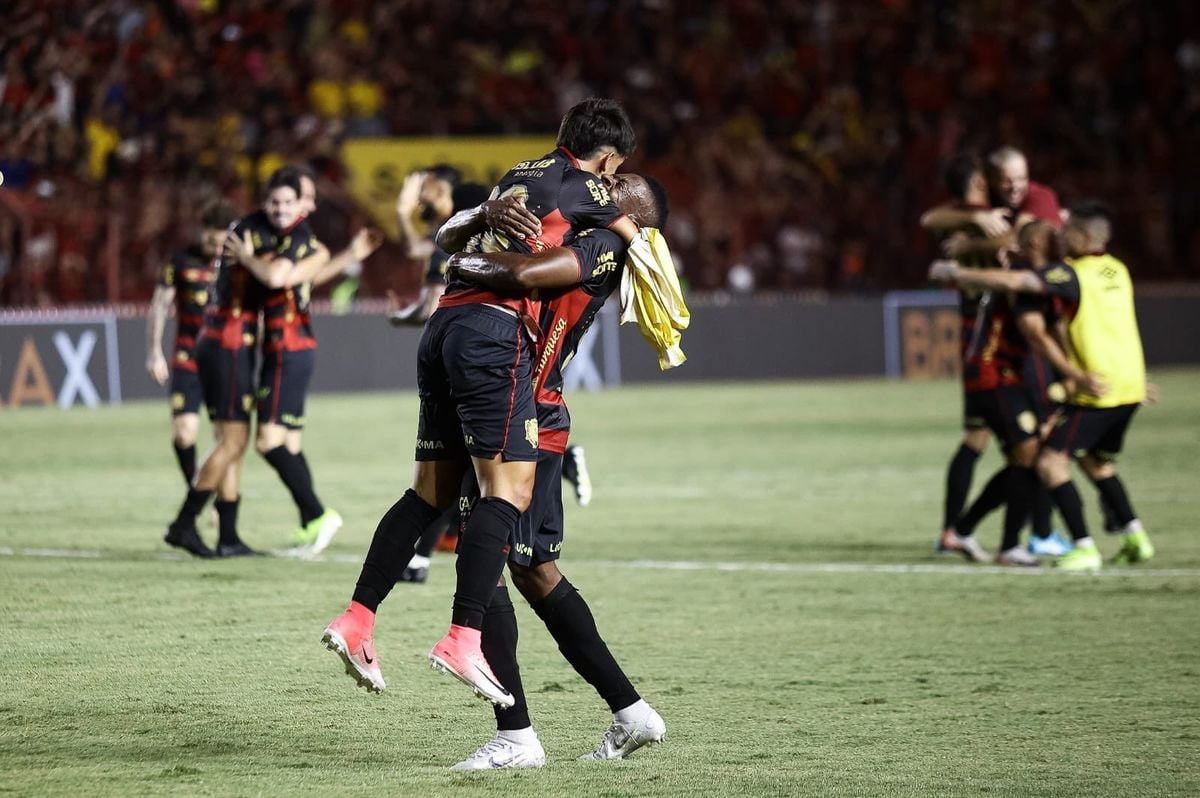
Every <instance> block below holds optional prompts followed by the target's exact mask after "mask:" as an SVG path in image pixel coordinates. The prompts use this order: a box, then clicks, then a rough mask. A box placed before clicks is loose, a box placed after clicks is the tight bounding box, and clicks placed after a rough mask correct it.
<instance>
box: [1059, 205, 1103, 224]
mask: <svg viewBox="0 0 1200 798" xmlns="http://www.w3.org/2000/svg"><path fill="white" fill-rule="evenodd" d="M1067 210H1068V211H1069V213H1070V214H1071V215H1070V218H1071V219H1079V220H1080V221H1084V222H1090V221H1095V220H1104V221H1106V222H1109V223H1111V222H1112V217H1113V212H1112V208H1111V207H1110V206H1109V204H1108V203H1107V202H1105V201H1104V200H1099V199H1086V200H1080V201H1079V202H1076V203H1075V204H1073V205H1071V207H1070V208H1068V209H1067Z"/></svg>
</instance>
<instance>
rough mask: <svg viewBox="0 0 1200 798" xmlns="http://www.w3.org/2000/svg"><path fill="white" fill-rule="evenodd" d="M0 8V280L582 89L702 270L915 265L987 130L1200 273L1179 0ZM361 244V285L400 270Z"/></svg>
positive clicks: (66, 263) (133, 275) (847, 276)
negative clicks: (635, 137) (631, 135)
mask: <svg viewBox="0 0 1200 798" xmlns="http://www.w3.org/2000/svg"><path fill="white" fill-rule="evenodd" d="M4 19H5V24H4V26H3V28H2V29H0V172H2V174H3V178H4V184H3V187H0V234H2V236H3V238H2V239H0V248H2V249H3V252H0V258H7V260H4V261H2V265H3V266H4V268H5V269H6V271H5V272H4V273H3V274H0V304H15V303H46V302H65V301H82V300H90V301H95V300H102V299H104V298H105V297H106V296H107V295H108V289H109V286H111V285H112V279H113V277H114V276H115V278H116V281H115V282H116V285H117V286H118V289H119V291H120V295H121V298H123V299H135V298H140V297H145V296H148V294H149V292H150V290H151V288H152V286H153V278H154V274H155V271H156V270H157V268H158V266H159V265H160V263H159V261H160V260H161V258H162V257H163V255H164V254H165V253H166V252H168V251H170V250H171V249H172V248H173V247H175V246H177V245H178V244H179V243H180V242H182V241H184V240H186V239H187V238H188V237H189V236H190V234H191V231H189V230H187V229H185V227H184V225H183V223H182V222H181V220H185V219H188V218H191V216H193V215H194V208H196V207H197V206H198V205H200V204H203V203H204V202H205V201H206V200H207V199H209V198H210V197H213V196H216V195H221V196H225V197H227V198H229V199H231V200H232V201H234V202H235V203H237V204H238V205H240V206H241V207H242V208H245V207H247V206H248V204H249V203H250V202H251V201H252V200H253V198H254V197H255V195H256V191H257V187H258V185H259V184H260V183H261V182H262V180H263V178H264V176H265V175H266V174H268V173H269V172H270V171H271V170H272V169H274V168H275V167H276V166H278V165H279V164H281V163H284V162H286V161H290V160H306V161H309V162H311V163H313V164H316V165H319V166H320V169H321V172H322V174H323V177H324V179H325V181H326V182H328V183H329V184H330V187H331V189H335V188H336V186H337V183H338V182H339V181H340V180H341V178H342V173H343V170H342V169H341V166H340V164H338V162H337V151H338V145H339V144H340V142H341V141H343V140H344V139H345V138H347V137H356V136H384V135H464V134H503V133H551V132H553V131H554V130H555V129H556V126H557V123H558V119H559V116H560V114H561V112H562V111H563V109H564V108H566V107H568V106H569V105H570V104H572V103H573V102H575V101H577V100H578V99H580V98H582V97H585V96H587V95H590V94H599V95H607V96H611V97H615V98H617V99H619V100H621V101H622V102H624V103H625V104H626V106H627V107H628V108H629V110H630V113H631V115H632V117H633V118H634V120H635V123H636V124H637V125H639V138H640V142H639V150H638V152H637V154H636V155H635V157H634V158H633V159H631V161H630V163H629V164H628V167H627V168H629V169H631V170H644V171H647V172H650V173H653V174H655V175H657V176H659V177H660V178H661V179H662V180H663V182H664V184H665V185H666V186H667V188H668V191H669V192H670V194H671V197H672V203H673V207H674V213H673V214H672V217H673V221H672V225H671V227H672V229H671V230H670V231H669V233H670V235H671V237H672V243H673V246H674V247H675V248H676V250H677V251H678V254H679V257H680V262H681V263H683V264H684V276H685V277H686V279H687V280H688V282H689V284H690V285H692V286H693V287H695V288H700V289H726V288H729V287H733V288H734V289H735V290H739V291H745V290H749V289H750V288H751V287H752V288H753V289H754V290H772V289H796V288H825V289H830V290H851V291H877V290H883V289H888V288H894V287H901V286H915V285H921V284H923V282H924V281H923V275H924V268H925V262H926V260H927V259H928V257H929V256H930V255H931V254H932V252H931V243H930V242H929V241H927V240H926V239H925V238H924V237H923V236H922V235H920V234H919V233H917V232H916V229H917V226H916V224H915V219H916V217H917V215H918V214H919V212H920V211H921V210H922V209H923V208H925V207H927V206H929V205H931V204H933V203H934V202H936V201H937V200H939V199H940V196H939V189H938V188H937V186H938V183H939V181H938V180H937V179H936V176H937V174H938V171H939V167H940V164H941V162H942V160H943V159H945V158H946V157H947V156H948V155H949V154H951V153H953V152H954V151H956V150H959V149H962V148H965V147H972V148H976V149H979V150H983V151H986V150H988V149H991V148H992V147H994V146H995V145H998V144H1001V143H1005V144H1011V145H1013V146H1016V147H1019V148H1021V149H1023V150H1024V151H1025V152H1027V153H1028V155H1029V156H1030V161H1031V164H1030V167H1031V171H1032V172H1033V174H1035V175H1036V176H1037V177H1038V179H1039V180H1041V181H1044V182H1046V183H1049V184H1050V185H1052V186H1053V187H1055V188H1056V189H1057V190H1058V192H1059V193H1060V195H1061V196H1062V197H1063V199H1064V201H1067V202H1069V201H1070V200H1071V199H1072V198H1077V197H1079V196H1082V195H1092V194H1096V195H1100V196H1104V197H1106V198H1107V199H1108V200H1110V201H1111V203H1112V204H1113V205H1114V206H1115V208H1116V211H1117V215H1118V218H1117V224H1118V229H1119V233H1118V237H1117V241H1118V248H1119V249H1121V251H1122V254H1123V255H1126V256H1127V257H1128V258H1129V259H1130V261H1131V262H1132V263H1133V264H1134V267H1135V271H1136V272H1137V274H1138V276H1139V278H1145V277H1157V278H1165V279H1180V278H1190V279H1196V278H1197V277H1200V273H1198V272H1197V268H1198V267H1197V265H1196V264H1198V263H1200V180H1197V178H1200V148H1198V147H1197V146H1196V142H1197V141H1200V4H1197V3H1195V2H1192V0H1161V1H1160V2H1154V3H1081V2H1072V1H1071V0H1051V2H1035V0H1014V2H1011V3H996V2H992V1H991V0H959V1H958V2H945V1H944V0H847V1H846V2H833V1H832V0H816V1H815V2H814V1H811V0H809V1H806V2H800V1H799V0H794V1H792V2H789V1H788V0H784V1H783V2H780V0H724V1H723V2H713V3H688V2H683V0H613V1H612V2H607V3H567V4H562V3H551V2H549V0H488V1H487V2H484V0H473V1H472V2H468V1H467V0H464V1H463V2H456V3H445V2H440V0H374V2H367V1H366V0H158V1H157V2H149V1H147V0H93V2H83V0H6V2H5V11H4ZM496 20H504V24H503V25H497V24H496ZM601 31H602V32H604V35H603V36H601V35H597V32H601ZM4 193H7V194H9V195H12V197H15V195H20V197H21V198H20V199H19V200H18V199H15V198H12V197H10V198H9V199H6V198H4V197H3V196H2V194H4ZM323 193H324V192H323ZM328 196H330V197H333V199H332V200H331V202H333V203H335V204H336V205H337V206H338V207H337V208H336V211H337V212H338V213H341V214H346V213H355V211H354V209H353V208H352V207H351V203H349V201H348V200H347V198H346V197H345V195H344V194H338V193H337V192H333V193H330V194H328ZM17 206H19V209H17ZM30 214H33V216H30ZM110 267H112V268H110ZM731 270H733V271H731ZM117 271H119V274H117V273H116V272H117ZM371 271H372V270H368V273H366V274H364V286H363V288H364V291H368V292H371V293H373V294H376V295H378V294H382V292H383V290H384V288H386V287H397V286H394V285H390V286H389V285H386V284H385V282H383V281H380V280H379V279H378V278H377V277H376V276H374V275H372V274H371V273H370V272H371ZM18 275H19V276H18ZM404 279H410V280H411V281H412V282H411V284H409V285H407V286H405V287H406V288H407V289H408V290H410V291H415V289H416V287H417V284H416V279H417V272H416V270H415V269H414V270H411V272H410V273H408V274H407V275H406V277H405V278H404Z"/></svg>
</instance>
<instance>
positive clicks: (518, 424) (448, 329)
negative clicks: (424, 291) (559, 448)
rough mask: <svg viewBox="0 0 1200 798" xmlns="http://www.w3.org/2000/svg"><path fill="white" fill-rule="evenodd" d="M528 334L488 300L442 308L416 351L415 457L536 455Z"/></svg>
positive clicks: (427, 326)
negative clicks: (417, 408) (417, 415)
mask: <svg viewBox="0 0 1200 798" xmlns="http://www.w3.org/2000/svg"><path fill="white" fill-rule="evenodd" d="M531 359H532V352H531V347H530V345H529V337H528V335H527V334H526V333H525V328H524V326H523V325H522V324H521V323H520V321H519V320H518V319H517V318H516V316H515V315H510V314H508V313H505V312H504V311H502V310H498V309H496V308H492V307H488V306H486V305H462V306H460V307H450V308H440V309H439V310H437V311H436V312H435V313H434V314H433V315H432V316H430V317H429V321H428V322H426V324H425V332H424V334H423V335H422V336H421V345H420V348H419V349H418V350H417V391H418V393H419V394H420V397H421V411H420V419H419V421H418V425H417V450H416V459H417V460H451V459H457V458H461V457H465V456H466V455H467V454H470V455H471V456H473V457H480V458H485V459H490V458H492V457H495V456H496V455H497V454H502V455H503V457H504V459H505V460H522V461H526V462H532V461H534V460H536V459H537V454H538V451H537V443H538V424H537V408H536V407H535V405H534V402H533V380H532V379H531V376H530V365H531Z"/></svg>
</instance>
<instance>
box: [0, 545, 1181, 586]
mask: <svg viewBox="0 0 1200 798" xmlns="http://www.w3.org/2000/svg"><path fill="white" fill-rule="evenodd" d="M272 554H275V555H276V556H278V557H280V558H283V559H299V558H298V557H296V555H295V554H292V553H289V552H288V551H287V550H286V549H280V550H277V551H274V552H272ZM0 557H37V558H50V559H69V560H123V559H135V560H164V561H167V560H178V561H185V560H190V559H191V558H190V557H186V556H185V555H182V554H175V553H173V552H146V553H145V554H144V555H142V554H141V553H138V554H135V555H134V556H133V557H132V558H130V557H126V556H122V555H120V554H118V553H116V552H107V551H99V550H88V549H44V548H13V547H11V546H0ZM316 562H318V563H321V562H325V563H330V562H332V563H351V564H354V565H358V564H360V563H361V562H362V556H361V555H356V554H331V555H326V556H324V557H322V558H321V559H320V560H317V561H316ZM570 564H571V565H572V566H576V565H578V566H584V567H594V568H605V569H618V570H619V569H626V570H638V571H703V572H709V573H782V574H918V575H922V574H923V575H934V576H938V575H952V576H958V575H964V574H970V575H980V576H986V575H996V574H1003V575H1005V576H1092V577H1117V578H1131V577H1137V578H1146V577H1153V578H1160V579H1165V578H1200V568H1108V569H1105V570H1102V571H1100V572H1098V573H1094V574H1091V573H1079V572H1063V571H1056V570H1055V569H1053V568H1001V567H999V566H994V565H968V564H966V563H955V564H950V563H865V562H704V561H698V560H571V561H570Z"/></svg>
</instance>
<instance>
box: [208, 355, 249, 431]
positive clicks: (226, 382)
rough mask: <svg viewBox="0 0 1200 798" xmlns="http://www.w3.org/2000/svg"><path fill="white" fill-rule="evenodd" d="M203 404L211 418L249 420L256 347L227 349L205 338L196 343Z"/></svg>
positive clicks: (247, 421)
mask: <svg viewBox="0 0 1200 798" xmlns="http://www.w3.org/2000/svg"><path fill="white" fill-rule="evenodd" d="M196 365H197V366H198V367H199V373H200V384H201V385H202V386H204V405H205V407H207V408H208V417H209V419H210V420H212V421H241V422H244V423H247V424H248V423H250V410H251V409H252V408H253V407H254V348H253V347H252V346H243V347H240V348H238V349H226V348H225V347H223V346H221V343H220V342H219V341H214V340H212V339H210V338H205V339H202V340H201V341H200V343H199V344H198V345H197V346H196Z"/></svg>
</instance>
